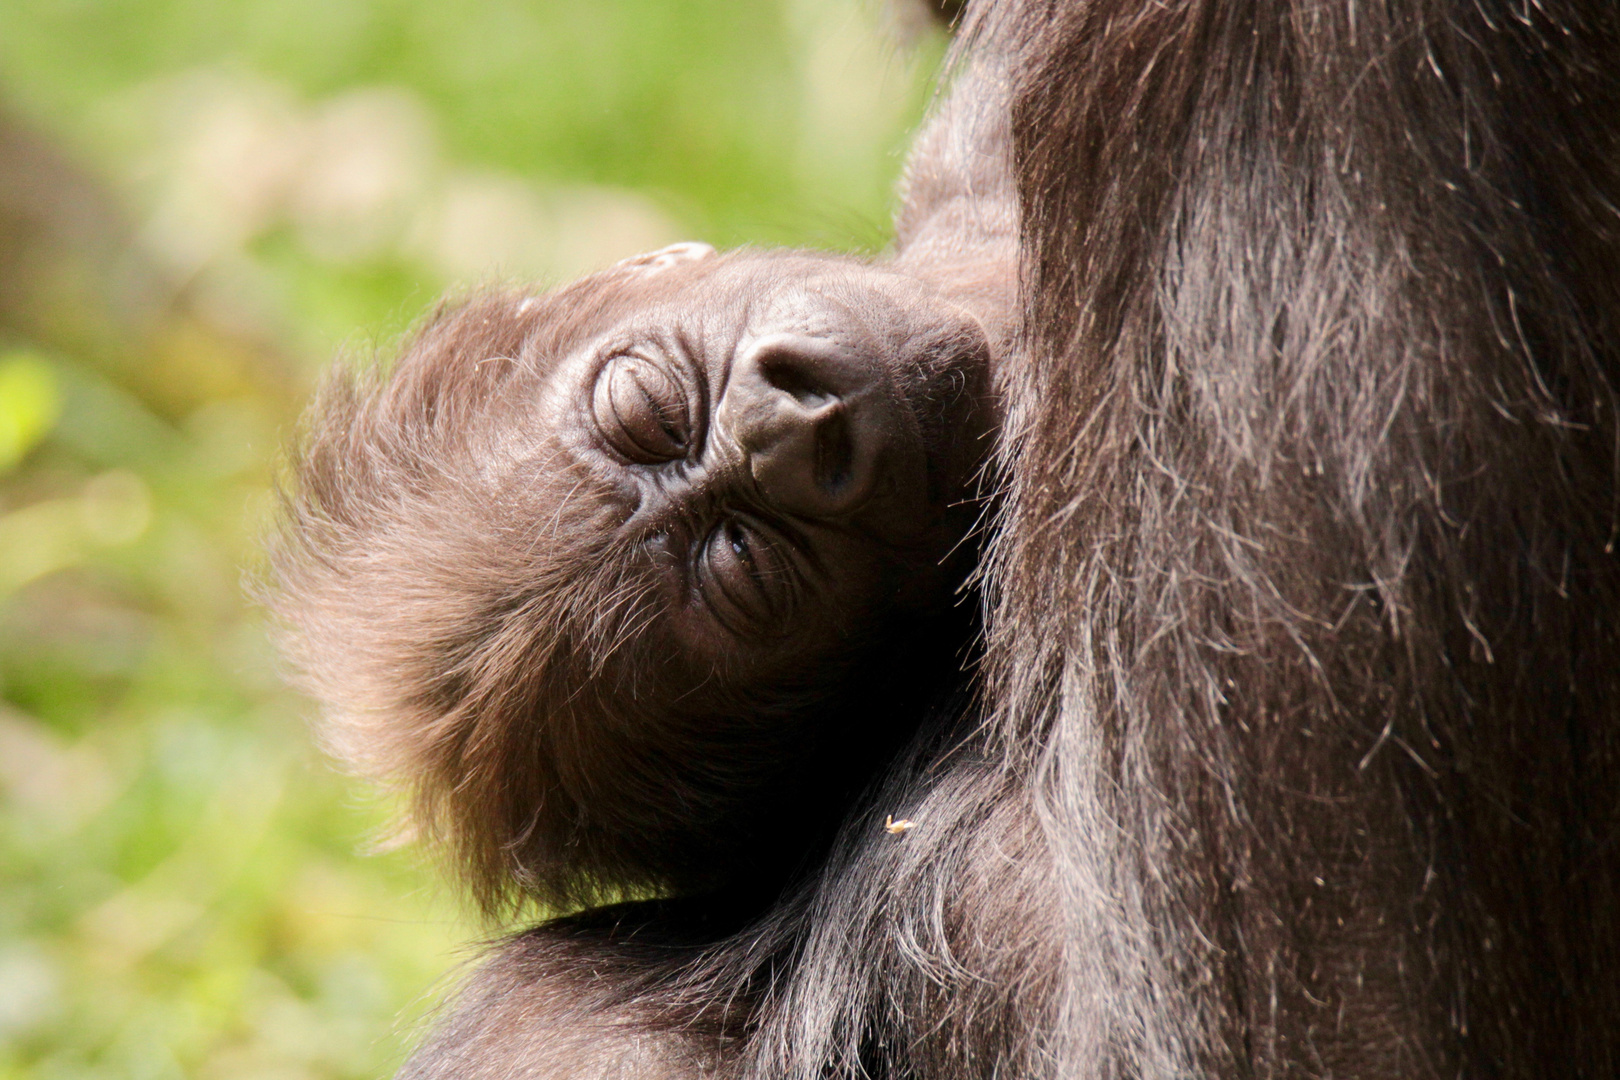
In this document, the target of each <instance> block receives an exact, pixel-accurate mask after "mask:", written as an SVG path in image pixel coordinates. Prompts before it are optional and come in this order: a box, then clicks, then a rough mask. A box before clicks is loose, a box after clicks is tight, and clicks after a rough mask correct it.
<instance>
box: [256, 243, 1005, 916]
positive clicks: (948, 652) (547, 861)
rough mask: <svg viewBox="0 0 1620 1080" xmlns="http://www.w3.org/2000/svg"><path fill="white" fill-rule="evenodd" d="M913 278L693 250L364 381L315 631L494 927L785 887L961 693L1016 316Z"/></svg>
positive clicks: (433, 344) (344, 376)
mask: <svg viewBox="0 0 1620 1080" xmlns="http://www.w3.org/2000/svg"><path fill="white" fill-rule="evenodd" d="M922 235H923V233H922V232H921V231H919V232H918V236H919V238H920V237H921V236H922ZM934 255H935V256H936V258H935V260H934V265H937V266H939V267H941V268H942V267H943V266H944V265H945V261H941V260H939V259H938V258H937V256H938V255H939V253H938V252H935V253H934ZM906 269H907V267H906V263H905V261H904V250H902V255H901V257H899V258H897V259H896V260H894V261H893V262H892V263H891V264H890V265H889V267H887V268H886V267H884V266H877V265H870V264H867V263H863V262H860V261H856V260H853V259H845V258H840V257H835V256H829V255H820V254H808V253H802V252H792V251H782V252H759V251H739V252H731V253H728V254H718V255H717V254H715V253H714V252H713V250H712V249H710V248H708V247H707V246H705V245H700V244H683V245H676V246H674V247H671V248H666V249H664V250H663V251H660V252H655V253H653V254H651V255H646V256H641V257H639V258H636V259H632V260H628V261H627V262H625V263H621V264H620V265H618V266H616V267H613V268H612V269H609V270H607V271H605V272H602V273H600V274H597V275H594V276H592V277H589V278H586V279H584V280H583V281H580V282H576V283H574V284H572V285H569V286H567V287H564V288H562V289H560V290H557V291H555V292H552V293H549V294H546V295H539V296H533V295H524V294H521V293H512V294H497V295H485V296H479V297H476V298H474V299H472V300H470V301H467V302H465V303H461V304H457V305H452V306H449V307H445V308H443V309H441V310H440V311H439V312H438V313H437V314H436V315H434V316H433V317H432V318H431V319H430V320H429V322H428V323H427V325H426V326H425V327H424V328H423V329H422V330H421V331H420V332H419V333H418V334H417V335H416V337H415V339H414V341H413V342H412V343H411V344H410V345H409V346H408V347H407V348H406V350H405V351H404V354H403V356H402V357H401V358H400V359H399V361H398V363H397V364H395V365H394V366H393V368H392V370H391V371H388V372H386V373H381V372H378V371H360V372H355V371H352V370H340V371H339V372H337V373H336V374H335V375H334V376H333V378H332V379H331V380H330V381H329V383H328V385H327V387H326V388H325V390H324V392H323V393H322V395H321V396H320V397H319V399H318V400H317V402H316V403H315V405H314V406H313V408H312V409H311V411H310V414H309V418H308V420H307V430H306V432H305V436H304V438H303V440H302V448H301V450H300V451H299V452H298V454H297V455H296V457H295V460H294V473H295V475H294V477H293V478H292V480H293V482H292V484H291V485H290V493H289V495H288V497H287V499H286V515H285V517H286V522H285V526H284V528H283V530H282V532H281V534H280V536H279V538H278V540H277V542H276V543H275V544H273V546H272V557H273V565H274V571H275V575H276V588H275V590H274V593H273V598H272V604H273V605H274V607H275V608H276V609H277V612H278V614H279V615H280V616H281V618H282V622H283V625H284V626H285V628H286V633H285V637H284V642H283V644H284V646H285V648H286V649H287V651H288V654H289V656H290V657H291V659H292V660H293V661H294V664H295V665H296V667H297V668H298V669H299V670H300V671H301V672H302V674H303V677H304V681H305V684H306V687H307V688H308V689H309V690H310V691H311V692H312V693H313V694H314V695H315V696H316V697H318V698H320V699H321V700H323V701H324V702H325V703H326V704H327V706H328V722H327V724H326V728H325V732H326V737H327V742H328V745H329V748H330V749H331V750H332V751H333V752H334V753H336V754H337V755H338V756H339V757H342V758H345V759H348V760H349V761H351V762H353V763H355V764H357V765H358V766H359V767H360V768H361V769H362V771H364V772H367V773H370V774H372V775H375V776H378V777H381V778H384V779H386V780H390V781H394V782H402V783H403V784H404V785H405V786H407V787H408V788H409V790H410V791H411V792H412V794H413V795H414V797H415V803H416V806H415V809H416V814H415V817H416V821H417V823H418V824H419V825H420V826H421V827H422V828H423V830H424V831H425V832H426V833H427V834H428V835H429V836H430V838H434V839H438V840H440V841H442V842H444V843H445V844H446V845H447V846H448V847H449V848H450V850H451V851H452V852H453V853H454V855H455V857H456V858H457V859H458V861H459V862H460V864H461V869H462V870H463V872H464V875H465V877H466V880H467V881H468V882H469V883H470V884H471V885H472V887H473V890H474V892H475V895H476V896H477V897H478V898H479V900H480V901H481V902H482V903H483V904H484V905H485V907H486V908H487V909H489V910H492V911H494V910H499V909H500V908H501V907H502V906H503V905H505V904H507V903H510V902H512V901H514V900H515V899H518V898H520V897H522V896H524V895H527V896H531V897H536V898H538V899H540V900H542V901H544V902H546V903H547V904H549V905H551V906H553V908H554V909H556V908H566V907H575V906H581V905H591V904H596V903H600V902H603V901H606V900H610V899H615V898H621V897H623V896H626V895H634V894H638V893H646V892H660V893H669V892H677V893H691V892H698V891H704V890H713V889H716V888H718V887H720V886H721V885H723V884H732V885H735V883H736V881H737V880H739V879H740V880H742V881H743V882H746V883H749V884H751V885H752V887H753V888H756V889H758V890H762V891H765V890H770V891H774V890H776V889H779V888H780V886H781V882H782V881H783V880H785V878H786V876H788V875H791V873H792V872H793V871H794V868H795V867H796V866H798V865H800V864H801V863H804V862H805V861H806V860H813V859H814V857H815V853H816V852H817V851H819V850H820V849H821V847H822V846H823V845H824V843H825V842H826V841H827V840H828V839H829V838H830V835H831V832H832V830H833V829H834V828H835V827H836V826H837V824H838V823H839V821H840V819H841V816H842V810H843V808H844V807H846V806H847V805H848V804H849V802H850V800H851V799H852V798H853V797H854V796H855V795H856V794H858V791H859V789H860V788H861V787H862V786H863V785H865V784H867V783H869V782H870V780H871V778H872V776H873V774H874V773H876V772H877V771H879V769H880V768H881V767H882V765H883V763H885V762H887V761H888V760H890V759H892V757H893V756H894V753H895V751H896V748H897V747H898V745H899V743H900V742H901V741H902V740H904V739H905V738H906V737H907V735H908V734H909V733H910V732H912V731H914V730H915V728H916V726H917V724H918V722H919V720H920V719H921V713H922V712H923V711H925V710H926V709H927V708H928V707H929V705H930V703H935V702H937V701H938V699H939V691H938V689H937V688H945V689H946V690H948V689H949V688H952V687H957V686H960V684H961V682H962V678H961V674H960V671H961V664H962V658H963V652H964V648H965V645H966V643H967V641H968V640H969V639H970V637H971V634H972V622H973V618H974V613H973V612H972V610H971V607H972V605H966V604H954V605H953V602H952V601H953V599H955V596H956V594H957V592H958V590H959V587H960V585H961V582H962V580H963V578H964V577H965V575H966V573H967V571H968V570H969V569H970V568H971V566H972V564H973V562H974V559H975V552H974V550H973V546H972V544H971V543H969V542H967V539H966V538H967V537H968V534H969V532H970V530H971V527H972V525H973V523H974V522H975V520H976V519H977V518H978V516H979V514H980V513H981V511H982V505H981V499H980V495H981V484H982V483H983V480H984V475H983V470H984V463H985V458H986V455H987V452H988V449H989V442H990V440H989V438H988V436H989V435H990V434H991V433H992V432H993V431H994V429H995V426H996V424H997V422H998V417H997V415H996V408H995V404H994V396H993V393H992V390H991V387H990V379H989V372H990V365H991V360H992V355H993V353H994V352H995V351H996V350H997V349H998V348H999V347H1000V346H999V344H998V343H999V340H1000V336H1001V331H1000V330H999V329H998V327H999V326H1000V321H999V320H1000V319H1001V313H1000V308H998V307H996V306H995V305H990V304H987V303H983V302H978V301H976V299H975V298H976V297H977V296H978V295H979V293H980V292H983V291H984V287H983V278H984V275H982V274H973V273H968V274H964V275H959V278H960V279H959V280H957V279H952V280H950V281H946V282H945V283H944V284H940V283H938V282H936V283H934V284H929V283H925V281H924V280H923V279H922V278H921V277H920V276H919V275H917V274H914V273H908V272H905V270H906ZM1006 269H1007V267H1006V266H1005V265H1003V266H1001V267H1000V270H1001V271H1003V272H1004V271H1006ZM991 276H992V277H993V276H994V275H993V274H992V275H991ZM1002 292H1005V290H1002ZM987 295H989V294H988V293H987Z"/></svg>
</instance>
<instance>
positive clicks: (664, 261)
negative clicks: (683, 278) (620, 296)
mask: <svg viewBox="0 0 1620 1080" xmlns="http://www.w3.org/2000/svg"><path fill="white" fill-rule="evenodd" d="M713 254H714V248H712V247H710V246H709V245H708V244H705V243H702V242H700V241H697V240H685V241H682V242H681V243H679V244H671V245H669V247H665V248H659V249H658V250H657V251H648V252H645V253H643V254H641V255H632V256H630V257H629V258H628V259H625V260H624V261H623V262H620V263H618V264H617V265H616V266H614V267H613V269H615V270H629V271H632V272H634V273H636V274H639V275H642V276H651V275H653V274H661V273H663V272H664V271H665V270H668V269H669V268H670V267H672V266H679V265H680V264H682V263H689V262H697V261H698V260H699V259H707V258H709V257H710V256H712V255H713Z"/></svg>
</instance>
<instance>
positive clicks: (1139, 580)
mask: <svg viewBox="0 0 1620 1080" xmlns="http://www.w3.org/2000/svg"><path fill="white" fill-rule="evenodd" d="M968 33H969V35H970V39H971V41H972V42H973V46H972V47H973V48H975V49H977V50H979V52H980V55H988V56H994V57H998V58H1002V59H1004V60H1005V61H1006V63H1007V64H1008V66H1009V68H1010V71H1011V74H1012V84H1011V86H1010V88H1009V94H1008V96H1007V97H1006V98H997V99H994V100H983V101H982V102H981V105H982V107H983V108H984V109H986V110H988V111H994V110H996V109H999V108H1003V107H1010V108H1011V110H1012V116H1013V124H1012V130H1013V136H1014V150H1015V154H1014V160H1015V164H1016V174H1017V181H1018V190H1019V195H1020V198H1021V210H1022V221H1023V235H1024V241H1025V245H1026V250H1027V258H1026V264H1027V275H1026V290H1025V291H1026V295H1027V298H1028V302H1027V307H1026V313H1027V316H1028V321H1027V332H1026V335H1025V337H1024V348H1023V351H1022V355H1021V358H1020V360H1019V361H1018V362H1017V363H1016V364H1014V365H1012V366H1010V367H1008V368H1007V369H1006V370H1005V372H1004V377H1005V384H1004V385H1005V391H1006V394H1007V399H1008V416H1009V419H1008V424H1007V430H1006V433H1005V439H1004V447H1003V453H1002V466H1003V469H1004V473H1005V475H1006V476H1007V477H1008V479H1009V486H1008V490H1007V492H1006V501H1005V504H1004V507H1003V511H1002V514H1001V518H1000V526H999V530H998V532H997V534H996V539H995V541H994V544H993V546H992V550H991V552H990V557H989V562H988V567H987V570H986V581H987V583H988V589H989V603H988V615H987V636H988V642H989V646H988V647H989V658H988V670H987V676H986V687H985V696H986V698H987V702H988V722H987V723H985V724H983V725H981V724H979V723H977V722H975V720H974V718H973V717H972V716H971V715H970V716H968V717H967V718H966V719H964V720H963V721H962V722H961V723H960V724H953V723H952V722H951V720H950V717H949V715H945V716H943V717H940V718H938V719H937V720H936V722H935V723H933V724H932V725H929V726H928V728H927V730H926V731H925V732H924V733H923V734H922V735H921V736H919V739H918V741H917V742H916V744H915V745H914V746H913V748H912V750H911V751H910V752H909V753H908V755H906V756H904V757H903V758H901V759H900V760H899V761H897V763H896V765H895V767H894V768H893V770H892V771H891V775H890V779H889V781H888V782H887V785H886V786H885V787H884V788H883V789H882V790H880V791H879V792H878V793H877V794H876V795H875V796H874V797H873V798H872V799H871V800H869V801H868V802H867V804H866V805H865V807H864V808H863V809H859V810H857V811H855V812H852V813H851V814H850V816H849V817H848V819H847V821H846V823H845V829H844V833H843V838H842V840H841V841H840V843H839V844H838V845H837V847H835V848H834V849H833V851H832V852H831V853H830V854H829V855H828V856H827V858H826V859H825V861H824V863H823V864H822V866H821V868H820V871H819V873H818V874H817V875H815V876H814V877H813V878H811V879H810V880H809V881H808V882H807V883H806V884H804V885H803V886H802V887H800V888H799V889H798V890H796V891H795V892H793V893H791V894H789V895H788V896H786V897H785V898H783V899H782V900H781V901H779V902H777V903H775V904H773V905H770V906H768V907H767V908H765V909H764V910H761V911H752V912H751V911H750V910H749V905H747V904H742V905H740V906H739V908H738V910H737V911H736V912H735V913H734V917H732V916H729V915H728V917H726V918H722V919H720V920H719V921H718V922H712V921H705V920H704V919H700V918H697V917H694V916H688V915H686V914H683V913H681V912H679V911H672V910H670V909H667V908H659V907H656V906H642V907H631V908H625V909H619V910H618V911H616V912H615V913H614V914H613V915H612V916H611V918H610V919H609V922H610V923H611V928H610V929H606V930H604V929H602V928H601V927H594V928H585V929H579V928H570V927H569V926H558V927H552V928H549V929H547V928H541V929H538V930H536V931H532V932H530V933H528V934H524V935H519V936H518V937H515V938H512V939H510V940H509V941H508V942H506V943H504V944H503V945H501V946H500V947H499V948H498V949H497V950H496V953H495V956H494V959H492V961H491V963H490V966H489V967H488V968H486V969H484V972H483V973H482V974H479V975H476V976H475V977H474V979H473V982H472V985H471V989H470V990H469V991H468V993H467V995H466V996H465V997H463V998H462V999H461V1001H460V1003H459V1005H458V1006H457V1007H456V1008H455V1009H454V1010H453V1011H452V1013H451V1014H450V1015H449V1016H448V1017H447V1018H446V1020H445V1022H444V1023H443V1025H442V1026H441V1027H440V1028H439V1030H438V1032H437V1033H436V1034H435V1035H434V1037H433V1038H432V1039H431V1040H430V1041H429V1043H428V1044H427V1046H425V1047H424V1049H423V1050H422V1052H421V1053H419V1055H418V1056H417V1058H416V1059H415V1060H414V1061H413V1063H412V1065H411V1066H409V1067H408V1069H407V1073H408V1075H412V1076H423V1077H427V1076H433V1077H450V1076H458V1077H464V1076H489V1077H500V1078H510V1077H517V1076H531V1075H552V1074H562V1075H573V1074H578V1075H582V1076H583V1075H591V1076H599V1075H612V1074H615V1073H616V1072H617V1073H623V1074H626V1075H635V1076H648V1075H653V1076H657V1075H665V1074H668V1075H694V1074H707V1073H720V1074H724V1075H728V1076H729V1075H736V1076H748V1077H759V1078H761V1080H764V1078H767V1077H768V1078H771V1080H781V1078H784V1077H792V1078H803V1080H811V1078H819V1077H826V1076H857V1075H886V1076H895V1077H900V1076H911V1077H940V1078H951V1080H956V1078H961V1077H967V1076H984V1077H992V1076H1053V1077H1065V1078H1072V1077H1099V1078H1116V1077H1138V1076H1139V1077H1170V1076H1177V1077H1181V1076H1207V1077H1245V1076H1314V1077H1328V1076H1335V1077H1350V1076H1358V1077H1408V1076H1470V1077H1475V1076H1503V1077H1530V1076H1548V1077H1554V1076H1556V1077H1571V1076H1580V1077H1592V1078H1603V1077H1609V1076H1613V1075H1616V1073H1617V1072H1620V1045H1617V1042H1620V1036H1617V1035H1616V1028H1615V1025H1614V1022H1613V1018H1614V1017H1615V1016H1616V1015H1617V1014H1620V980H1617V979H1616V978H1615V976H1614V972H1615V971H1616V968H1617V964H1620V925H1617V920H1616V918H1615V913H1616V912H1617V911H1620V895H1617V892H1620V890H1617V885H1620V880H1617V878H1620V849H1617V847H1616V836H1617V835H1620V719H1617V709H1620V625H1617V624H1620V569H1617V567H1616V564H1615V558H1616V556H1615V553H1614V550H1613V549H1614V544H1615V541H1616V533H1617V520H1620V516H1617V508H1620V499H1617V483H1616V479H1617V460H1620V456H1617V447H1620V427H1617V424H1616V418H1615V406H1616V400H1615V394H1614V384H1615V381H1616V379H1617V377H1620V326H1617V325H1616V324H1617V320H1620V265H1617V260H1620V210H1617V207H1620V173H1617V170H1620V13H1617V11H1616V9H1615V8H1614V7H1613V6H1612V5H1611V4H1609V3H1607V2H1596V0H1594V2H1587V3H1582V2H1577V0H1544V2H1543V3H1540V4H1534V3H1531V4H1511V3H1505V2H1493V0H1481V2H1480V3H1475V4H1442V3H1438V2H1427V0H1400V2H1394V3H1389V4H1385V5H1382V6H1378V5H1366V4H1363V3H1358V2H1351V0H1344V2H1342V3H1330V4H1320V3H1303V2H1293V0H1265V2H1259V3H1253V4H1232V3H1225V2H1221V0H1170V2H1166V3H1145V2H1140V0H1091V2H1088V3H1072V4H1052V3H1046V2H1039V0H1005V2H1003V3H1000V4H997V5H993V6H991V7H989V8H986V9H980V10H979V11H978V12H977V13H976V17H975V18H970V25H969V30H968ZM886 815H892V816H894V817H903V818H905V819H908V820H911V821H912V822H914V823H915V824H914V827H913V828H912V829H910V830H909V831H905V832H903V833H900V834H898V835H897V834H893V833H890V832H888V831H886V830H885V829H884V828H883V824H882V823H883V819H884V817H885V816H886ZM716 905H717V909H718V910H721V911H725V910H726V905H725V901H724V899H723V898H722V899H721V900H718V901H716ZM643 927H644V928H646V930H642V929H640V928H643ZM643 932H645V933H651V934H653V935H654V936H657V935H665V937H664V938H663V939H661V940H667V941H672V942H674V944H668V945H663V946H660V947H659V948H658V949H656V950H654V951H653V953H652V954H650V955H649V954H648V953H646V952H643V951H641V950H640V948H639V947H638V946H633V945H627V944H625V942H626V940H627V935H629V937H630V939H632V940H633V938H634V935H635V934H637V933H643ZM582 934H583V935H584V936H583V937H582V936H581V935H582ZM581 942H584V943H585V944H584V947H582V946H581ZM576 1025H585V1027H586V1029H588V1030H593V1031H600V1032H604V1033H605V1034H603V1036H602V1037H600V1038H596V1039H578V1038H575V1037H574V1034H575V1027H576ZM610 1036H611V1037H610ZM546 1047H553V1048H559V1049H556V1050H555V1052H551V1051H547V1050H545V1049H544V1048H546Z"/></svg>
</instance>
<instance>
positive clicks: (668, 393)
mask: <svg viewBox="0 0 1620 1080" xmlns="http://www.w3.org/2000/svg"><path fill="white" fill-rule="evenodd" d="M690 408H691V407H690V404H689V403H688V400H687V395H686V391H685V389H684V388H683V387H682V385H681V383H680V381H679V380H678V379H676V378H675V377H673V376H672V375H671V374H670V373H669V372H668V371H667V370H666V369H665V368H664V367H663V366H662V365H660V364H657V363H655V362H654V361H652V360H649V359H647V358H646V357H644V356H638V355H636V354H635V353H624V354H622V355H619V356H615V357H613V358H612V359H611V360H609V361H608V362H607V364H606V365H605V366H604V367H603V368H602V370H601V372H600V373H599V374H598V375H597V377H596V387H595V389H594V390H593V391H592V393H591V414H592V416H593V417H594V418H595V420H596V426H597V429H598V430H599V431H601V432H602V436H603V438H605V439H607V441H608V444H609V445H610V446H612V447H613V449H615V450H617V451H618V452H619V453H621V454H623V455H624V456H625V457H627V458H629V459H630V460H631V461H635V462H639V463H641V464H643V465H656V464H659V463H662V462H665V461H674V460H675V459H677V458H681V457H685V456H686V452H687V448H688V447H689V446H690V445H691V441H692V417H691V412H690Z"/></svg>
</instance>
